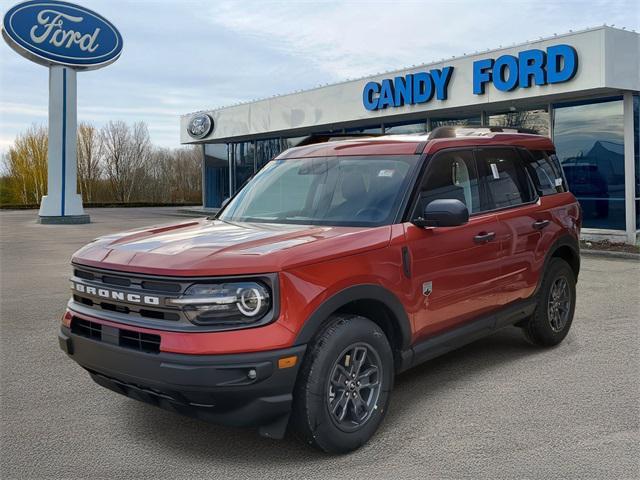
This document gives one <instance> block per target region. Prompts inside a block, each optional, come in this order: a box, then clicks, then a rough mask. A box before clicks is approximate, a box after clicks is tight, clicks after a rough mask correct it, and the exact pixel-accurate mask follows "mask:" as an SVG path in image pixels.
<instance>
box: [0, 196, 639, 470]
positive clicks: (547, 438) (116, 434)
mask: <svg viewBox="0 0 640 480" xmlns="http://www.w3.org/2000/svg"><path fill="white" fill-rule="evenodd" d="M89 213H90V214H91V216H92V220H93V223H91V224H90V225H82V226H50V225H48V226H43V225H38V224H36V223H35V218H36V215H37V213H36V212H35V211H3V212H0V239H1V246H0V255H1V257H0V258H1V277H0V289H1V306H0V316H1V320H0V337H1V351H0V353H1V359H0V361H1V386H0V388H1V406H0V408H1V423H0V429H1V445H0V455H1V470H0V476H1V477H2V478H5V479H9V478H45V477H50V478H126V479H132V478H171V479H176V478H225V479H231V478H255V477H261V478H264V479H272V478H273V479H276V478H277V479H280V478H291V479H307V478H321V479H327V478H340V479H343V480H344V479H348V480H352V479H359V478H365V479H368V478H380V479H401V478H474V479H476V478H490V479H495V478H518V479H521V478H545V479H547V478H580V479H584V478H598V479H600V478H615V479H621V478H639V477H640V470H639V468H640V467H639V463H638V462H639V460H638V458H640V446H639V445H640V434H639V423H640V407H639V405H640V364H639V363H640V361H639V350H640V349H639V338H638V337H639V326H640V313H639V309H640V263H639V262H636V261H634V260H609V259H604V258H600V257H585V258H584V259H583V267H582V273H581V276H580V281H579V284H578V304H577V309H576V317H575V321H574V325H573V328H572V330H571V332H570V333H569V336H568V338H567V340H566V341H565V342H564V343H563V344H561V345H560V346H559V347H557V348H554V349H551V350H540V349H537V348H534V347H532V346H530V345H528V344H527V343H526V342H525V340H524V338H523V336H522V335H521V333H520V332H519V331H518V330H517V329H516V328H509V329H506V330H503V331H501V332H499V333H498V334H496V335H494V336H492V337H489V338H486V339H484V340H481V341H479V342H476V343H474V344H472V345H469V346H467V347H465V348H463V349H461V350H458V351H456V352H452V353H450V354H447V355H445V356H443V357H441V358H439V359H436V360H433V361H431V362H429V363H426V364H424V365H422V366H419V367H417V368H415V369H413V370H411V371H409V372H407V373H406V374H403V375H401V376H400V377H398V379H397V383H396V388H395V391H394V394H393V399H392V404H391V409H390V411H389V414H388V415H387V418H386V420H385V422H384V423H383V425H382V427H381V429H380V430H379V432H378V434H377V435H376V436H375V437H374V439H373V440H372V441H371V442H370V443H369V444H368V445H367V446H365V447H364V448H362V449H361V450H359V451H357V452H355V453H353V454H350V455H347V456H339V457H331V456H328V455H324V454H321V453H319V452H316V451H314V450H312V449H310V448H308V447H306V446H304V445H301V444H300V443H298V442H297V441H296V440H295V439H293V438H287V439H285V440H284V441H280V442H279V441H272V440H267V439H263V438H260V437H259V436H257V434H256V433H255V432H253V431H247V430H236V429H232V428H226V427H220V426H216V425H210V424H206V423H203V422H201V421H197V420H192V419H189V418H185V417H182V416H179V415H176V414H172V413H169V412H165V411H163V410H160V409H157V408H154V407H152V406H149V405H145V404H142V403H138V402H136V401H134V400H131V399H128V398H125V397H123V396H119V395H118V394H116V393H112V392H110V391H107V390H105V389H103V388H102V387H99V386H98V385H96V384H94V383H93V382H92V381H91V380H90V378H89V376H88V374H86V373H85V372H84V371H82V369H81V368H80V367H78V366H77V365H76V364H75V363H74V362H72V361H70V360H69V359H68V358H67V357H66V356H65V355H64V354H63V353H62V351H61V350H60V349H59V347H58V341H57V338H56V334H57V329H58V322H59V318H60V315H61V314H62V312H63V309H64V305H65V302H66V300H67V297H68V296H69V285H68V282H67V278H68V276H69V273H70V268H69V258H70V255H71V254H72V253H73V251H74V250H76V249H77V248H79V247H80V246H82V245H83V244H85V243H87V242H88V241H90V240H91V239H93V238H95V237H96V236H99V235H101V234H105V233H108V232H114V231H118V230H123V229H129V228H134V227H139V226H143V225H151V224H158V223H166V222H170V221H174V220H179V219H180V218H179V217H177V216H175V215H174V213H175V209H163V208H154V209H137V208H132V209H96V210H89Z"/></svg>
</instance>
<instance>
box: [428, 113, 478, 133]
mask: <svg viewBox="0 0 640 480" xmlns="http://www.w3.org/2000/svg"><path fill="white" fill-rule="evenodd" d="M480 125H482V119H481V118H480V115H478V116H474V117H462V118H432V119H431V129H432V130H433V129H435V128H438V127H467V126H468V127H477V126H480Z"/></svg>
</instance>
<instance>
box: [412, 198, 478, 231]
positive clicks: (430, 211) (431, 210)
mask: <svg viewBox="0 0 640 480" xmlns="http://www.w3.org/2000/svg"><path fill="white" fill-rule="evenodd" d="M468 221H469V210H467V206H466V205H465V204H464V203H462V202H461V201H460V200H454V199H441V200H433V201H432V202H429V203H428V204H427V205H426V206H425V207H424V212H423V214H422V217H418V218H416V219H415V220H413V222H412V223H413V224H414V225H416V226H417V227H457V226H458V225H464V224H465V223H467V222H468Z"/></svg>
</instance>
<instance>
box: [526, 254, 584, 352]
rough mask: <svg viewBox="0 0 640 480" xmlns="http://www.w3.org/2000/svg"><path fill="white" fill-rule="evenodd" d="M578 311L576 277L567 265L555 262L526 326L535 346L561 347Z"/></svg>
mask: <svg viewBox="0 0 640 480" xmlns="http://www.w3.org/2000/svg"><path fill="white" fill-rule="evenodd" d="M575 308H576V277H575V274H574V272H573V270H572V269H571V267H570V266H569V264H568V263H567V262H565V261H564V260H562V259H561V258H553V259H551V262H550V263H549V266H548V268H547V269H546V272H545V276H544V279H543V281H542V286H541V288H540V291H539V292H538V304H537V306H536V310H535V312H534V313H533V315H532V316H531V318H529V319H528V320H527V322H526V323H525V324H524V325H523V327H524V333H525V336H526V337H527V339H528V340H529V341H530V342H531V343H533V344H534V345H540V346H545V347H550V346H554V345H557V344H559V343H560V342H561V341H562V340H564V337H566V336H567V334H568V333H569V328H570V327H571V323H572V322H573V313H574V311H575Z"/></svg>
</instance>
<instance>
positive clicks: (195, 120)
mask: <svg viewBox="0 0 640 480" xmlns="http://www.w3.org/2000/svg"><path fill="white" fill-rule="evenodd" d="M211 130H213V118H211V117H210V116H209V115H207V114H206V113H203V114H201V115H195V116H193V117H191V120H189V125H187V133H188V134H189V135H191V136H192V137H193V138H197V139H200V138H204V137H206V136H207V135H209V134H210V133H211Z"/></svg>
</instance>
